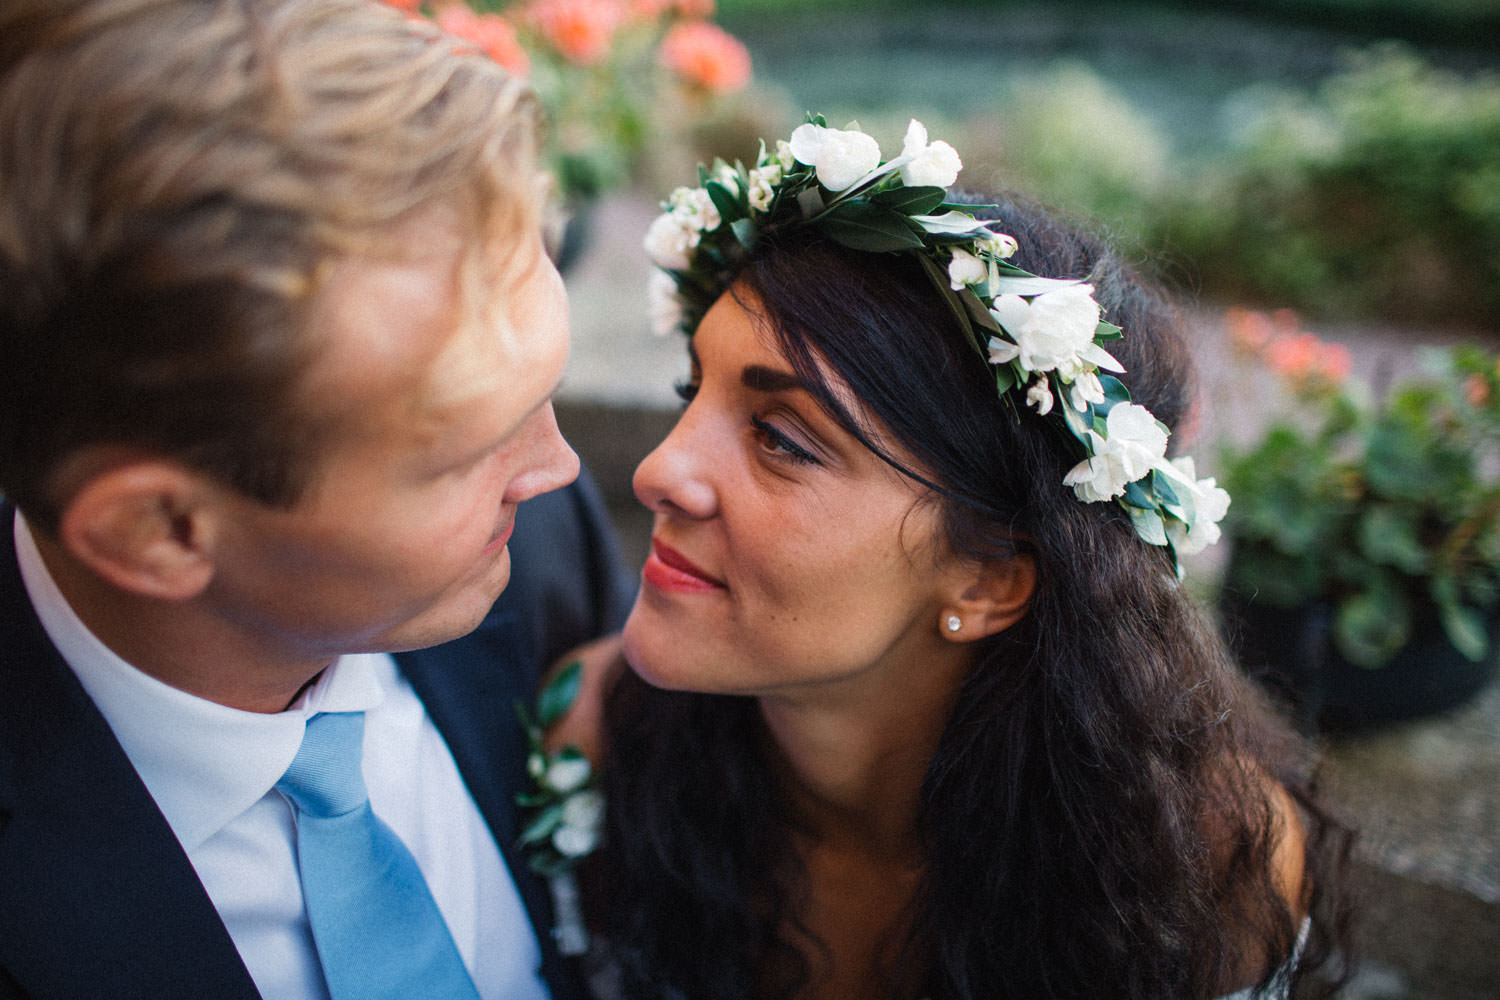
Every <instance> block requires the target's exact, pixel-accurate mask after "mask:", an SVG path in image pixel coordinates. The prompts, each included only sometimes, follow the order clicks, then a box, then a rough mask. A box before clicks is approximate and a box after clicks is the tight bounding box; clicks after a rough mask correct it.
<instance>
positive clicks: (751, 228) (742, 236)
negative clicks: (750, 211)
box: [729, 219, 756, 250]
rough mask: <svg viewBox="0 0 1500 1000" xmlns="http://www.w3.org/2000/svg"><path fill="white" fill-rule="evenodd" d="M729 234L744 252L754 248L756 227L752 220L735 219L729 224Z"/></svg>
mask: <svg viewBox="0 0 1500 1000" xmlns="http://www.w3.org/2000/svg"><path fill="white" fill-rule="evenodd" d="M729 230H730V232H732V233H734V238H735V239H736V240H738V241H739V243H740V246H742V247H744V248H745V249H746V250H749V249H751V248H752V247H754V246H755V233H756V226H755V220H754V219H735V220H734V221H733V222H731V223H730V224H729Z"/></svg>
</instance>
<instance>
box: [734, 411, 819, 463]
mask: <svg viewBox="0 0 1500 1000" xmlns="http://www.w3.org/2000/svg"><path fill="white" fill-rule="evenodd" d="M750 426H751V427H753V428H755V435H756V437H757V438H758V439H759V440H760V444H761V447H762V448H764V449H765V450H766V451H767V452H770V453H771V454H772V455H775V456H777V457H778V458H783V459H785V460H786V461H788V462H791V463H792V464H794V465H816V464H817V462H818V459H817V458H816V457H815V456H814V455H813V453H812V452H810V451H808V450H807V449H806V448H804V447H802V446H801V445H799V444H798V443H797V442H795V441H793V440H792V439H791V438H790V437H788V436H787V435H786V434H784V433H782V432H781V431H780V430H779V429H778V428H777V427H776V426H775V425H774V424H769V423H767V422H766V421H764V420H762V419H761V418H760V414H758V413H752V414H750Z"/></svg>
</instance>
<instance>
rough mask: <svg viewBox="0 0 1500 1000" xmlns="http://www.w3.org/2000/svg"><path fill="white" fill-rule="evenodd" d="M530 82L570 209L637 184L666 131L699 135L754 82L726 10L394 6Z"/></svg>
mask: <svg viewBox="0 0 1500 1000" xmlns="http://www.w3.org/2000/svg"><path fill="white" fill-rule="evenodd" d="M387 2H388V3H391V4H393V5H394V6H397V7H400V8H402V9H405V10H408V11H410V12H412V13H413V14H414V15H428V16H431V17H432V18H433V19H434V20H435V21H436V22H437V23H438V25H439V26H440V27H441V28H443V29H444V30H445V31H447V32H448V33H449V34H452V35H455V36H457V37H459V38H462V39H464V40H466V41H468V42H469V43H471V44H473V45H475V46H477V47H479V48H480V49H482V50H484V51H485V52H488V53H489V54H490V55H491V56H492V57H493V58H494V59H495V60H496V61H497V62H499V63H500V64H501V65H503V66H505V67H506V68H507V69H509V70H510V71H511V72H513V73H515V74H516V75H517V76H521V77H525V78H526V79H528V80H529V81H530V83H531V85H532V87H533V88H534V89H535V90H536V92H537V96H538V97H539V98H540V100H541V103H542V106H543V108H544V109H545V110H546V113H547V117H548V128H547V139H548V143H549V148H548V153H549V157H550V159H551V162H552V166H553V170H554V173H555V174H556V176H557V179H558V186H559V188H560V189H561V193H562V195H563V201H564V203H565V204H566V205H567V206H568V207H569V208H570V209H571V210H576V209H577V208H578V207H579V206H580V205H582V204H586V203H587V202H588V201H590V200H591V199H594V198H597V197H598V196H599V195H601V194H604V193H606V192H608V191H609V190H611V189H613V188H616V187H619V186H621V185H622V184H625V183H627V182H628V181H629V180H631V179H632V176H633V173H634V171H635V168H636V166H637V161H638V159H639V157H640V156H641V154H642V153H643V152H644V151H645V150H647V149H648V148H650V147H651V145H652V144H653V142H654V141H655V140H659V139H660V138H661V137H662V136H661V135H660V130H661V129H663V128H668V127H670V128H674V129H679V130H683V129H688V128H691V127H692V125H693V124H694V123H695V121H697V120H698V119H700V118H702V117H704V116H705V115H708V114H711V113H712V112H713V111H714V109H715V107H716V101H717V100H718V99H720V98H722V97H723V96H724V95H727V94H733V93H736V92H738V91H740V90H743V89H744V88H745V87H746V86H748V84H749V82H750V75H751V70H750V54H749V52H748V50H747V49H746V48H745V46H744V45H743V44H742V43H741V42H740V41H739V40H738V39H736V38H734V37H733V36H731V35H730V34H729V33H727V32H726V31H724V30H723V29H722V28H720V27H719V26H718V25H716V24H714V23H713V22H712V20H711V19H712V16H713V13H714V0H387Z"/></svg>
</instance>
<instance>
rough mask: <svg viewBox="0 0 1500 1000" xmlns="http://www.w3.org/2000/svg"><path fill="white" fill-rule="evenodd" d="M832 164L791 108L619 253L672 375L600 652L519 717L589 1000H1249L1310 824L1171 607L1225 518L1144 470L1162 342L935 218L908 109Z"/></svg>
mask: <svg viewBox="0 0 1500 1000" xmlns="http://www.w3.org/2000/svg"><path fill="white" fill-rule="evenodd" d="M871 147H874V142H873V140H870V139H868V137H866V136H863V135H862V134H860V133H858V132H850V131H841V130H836V129H829V128H827V127H826V126H824V125H823V123H822V122H821V121H820V120H813V121H811V122H809V123H808V124H806V125H804V126H802V127H801V128H799V129H798V130H797V132H795V133H793V138H792V141H791V143H782V144H779V145H778V147H777V148H776V149H775V150H774V151H763V153H762V155H761V157H760V159H759V160H758V161H757V163H756V164H755V166H754V167H752V168H749V169H746V168H744V167H734V168H731V167H728V166H726V165H724V164H722V163H720V164H717V165H716V166H715V168H714V169H713V170H711V171H709V172H708V173H707V174H706V175H705V183H704V186H703V187H701V188H698V189H681V190H679V191H678V192H677V193H676V194H674V196H673V198H672V199H671V201H670V202H669V203H668V212H667V213H666V214H665V215H664V216H663V217H662V219H661V220H658V223H657V224H656V225H655V226H653V228H652V231H651V233H650V235H649V236H648V249H649V250H650V251H651V252H652V255H653V257H654V258H655V260H656V261H657V263H658V264H660V265H662V266H663V268H664V269H665V271H666V272H667V274H668V275H669V277H670V280H671V284H670V286H668V289H667V290H668V292H669V297H668V298H667V299H666V301H665V303H664V304H665V305H666V306H667V307H668V308H667V310H666V315H667V316H668V322H669V323H670V324H671V325H674V326H680V328H681V329H683V330H684V331H685V332H686V333H688V334H689V337H690V340H689V352H690V356H691V377H690V378H689V380H688V381H687V383H686V384H685V385H684V386H683V388H682V395H683V399H684V402H685V407H684V410H683V413H682V416H681V418H680V419H679V421H678V423H677V426H676V428H675V429H674V430H673V431H672V433H671V434H670V435H669V436H668V437H667V439H666V440H665V441H664V442H663V443H662V444H661V445H660V447H658V448H657V449H656V450H655V451H653V452H652V453H651V454H650V455H649V456H648V457H647V458H646V459H645V460H644V461H643V462H642V463H641V466H640V468H639V469H638V470H637V472H636V476H635V490H636V493H637V495H638V496H639V498H640V499H641V501H642V502H643V503H645V504H646V505H647V506H649V507H650V508H651V509H652V510H653V511H654V512H655V514H656V518H655V529H654V533H653V537H652V548H651V555H650V557H649V558H648V561H647V563H646V566H645V569H644V572H643V582H642V588H641V592H640V595H639V597H638V599H637V602H636V605H635V608H634V610H633V612H632V614H631V616H630V619H629V622H628V623H627V625H626V627H625V631H624V635H623V653H624V659H625V661H628V669H626V668H624V667H623V665H621V664H620V663H619V662H618V661H617V660H615V659H614V658H613V654H614V651H615V648H616V647H611V646H606V647H603V648H598V649H595V650H592V651H590V653H589V654H588V655H586V656H585V657H584V662H585V665H586V666H585V674H586V676H585V679H584V681H583V686H582V693H581V696H580V700H579V702H578V705H577V707H576V709H575V711H574V712H573V713H572V714H571V715H570V716H569V717H568V718H567V719H566V720H565V721H564V722H563V724H562V725H561V726H560V727H559V728H558V730H557V731H556V732H555V733H554V734H553V738H554V739H555V740H558V741H559V742H567V741H571V742H575V743H578V744H580V745H582V746H583V747H584V748H585V749H586V750H587V751H588V752H589V753H590V754H591V755H593V756H595V757H596V758H599V759H603V760H604V761H605V763H604V766H603V769H602V770H603V791H604V793H605V797H606V799H607V802H608V807H607V817H608V818H607V824H606V830H605V839H604V844H605V848H604V849H603V850H602V851H601V852H599V854H598V856H597V857H594V858H592V859H590V860H589V861H588V862H587V866H586V867H585V869H584V875H585V877H584V885H585V887H586V890H587V897H586V904H587V905H586V909H587V911H588V913H589V914H590V920H591V923H593V924H595V926H596V927H597V928H598V930H599V932H600V937H601V940H602V941H603V942H605V943H606V946H607V949H608V952H609V959H610V962H611V965H612V966H613V971H614V973H615V975H616V976H617V979H618V986H619V989H620V991H621V992H622V994H623V995H624V996H626V997H631V998H637V997H639V998H653V1000H654V998H666V997H673V998H676V997H682V998H687V1000H711V998H741V997H743V998H751V997H754V998H762V997H766V998H769V997H785V998H797V1000H813V998H819V1000H821V998H849V1000H853V998H892V1000H918V998H924V997H927V998H933V1000H950V998H981V997H983V998H1001V997H1013V998H1019V1000H1040V998H1050V997H1089V998H1102V997H1109V998H1141V1000H1148V998H1149V1000H1170V998H1184V1000H1208V998H1211V997H1216V996H1220V995H1225V994H1229V993H1232V992H1234V991H1237V990H1241V989H1244V988H1246V987H1254V988H1256V989H1259V990H1261V991H1264V993H1263V995H1268V996H1283V995H1285V993H1286V991H1287V990H1288V988H1289V984H1290V983H1291V982H1292V981H1293V980H1301V981H1311V980H1312V978H1313V977H1311V976H1310V975H1309V974H1310V973H1312V972H1314V971H1316V970H1317V969H1319V967H1320V966H1321V965H1323V964H1324V963H1325V959H1327V958H1328V955H1329V953H1330V951H1331V945H1333V944H1334V943H1336V940H1337V936H1338V927H1339V924H1340V915H1339V910H1340V904H1339V901H1338V898H1337V893H1336V888H1337V885H1336V881H1335V878H1334V875H1335V871H1334V869H1335V868H1336V866H1337V860H1338V855H1339V853H1340V851H1341V850H1342V846H1343V835H1342V834H1341V832H1340V831H1339V830H1338V829H1337V828H1336V827H1335V826H1334V825H1333V824H1331V823H1330V822H1329V821H1328V820H1327V818H1326V817H1325V816H1324V814H1323V813H1322V812H1321V811H1320V810H1319V808H1318V807H1317V805H1316V803H1315V801H1314V799H1313V798H1312V796H1311V793H1310V791H1309V778H1308V761H1307V759H1306V757H1305V755H1304V751H1303V748H1302V747H1301V746H1300V745H1299V744H1298V742H1297V741H1296V740H1295V739H1294V738H1293V737H1292V736H1291V735H1289V733H1288V732H1287V731H1286V730H1285V729H1284V728H1283V727H1282V726H1281V725H1280V724H1279V723H1278V722H1276V721H1275V720H1274V719H1273V717H1272V716H1271V715H1270V714H1269V713H1268V712H1267V711H1265V710H1264V709H1263V707H1262V706H1261V704H1260V703H1259V702H1258V701H1257V700H1256V698H1255V697H1254V696H1253V694H1252V692H1251V691H1249V690H1248V689H1247V688H1246V687H1245V685H1244V684H1243V683H1242V681H1241V679H1240V676H1239V675H1238V674H1237V672H1236V670H1235V668H1234V666H1233V664H1232V663H1231V662H1230V660H1229V659H1228V657H1227V656H1226V654H1225V651H1224V649H1223V647H1222V645H1221V643H1220V641H1219V639H1218V638H1217V636H1216V633H1215V632H1214V630H1213V629H1212V627H1211V626H1210V625H1209V624H1208V623H1207V622H1206V621H1205V620H1204V618H1203V616H1202V615H1201V614H1200V612H1199V610H1198V608H1197V607H1196V606H1195V605H1194V602H1193V601H1192V600H1191V599H1190V597H1189V596H1188V594H1187V593H1186V592H1185V591H1184V590H1183V588H1182V586H1181V584H1180V582H1179V580H1180V573H1179V566H1178V557H1179V555H1181V554H1183V553H1186V552H1190V551H1193V550H1196V549H1197V548H1201V547H1202V546H1203V545H1204V544H1207V543H1208V542H1211V541H1212V540H1213V539H1214V538H1215V537H1216V536H1217V527H1216V525H1215V522H1216V521H1217V519H1218V518H1219V517H1220V516H1222V514H1223V512H1224V506H1225V504H1226V503H1227V498H1226V497H1225V496H1224V495H1223V491H1221V490H1218V489H1217V487H1216V486H1215V485H1214V483H1213V481H1212V480H1199V479H1197V478H1196V477H1195V475H1194V471H1193V468H1192V465H1191V461H1190V460H1183V459H1182V458H1177V459H1170V458H1168V457H1167V453H1166V448H1167V439H1168V432H1169V430H1170V428H1172V427H1174V426H1176V425H1177V424H1179V423H1180V421H1181V418H1182V417H1183V414H1184V410H1185V408H1186V406H1187V402H1188V386H1187V375H1188V367H1187V364H1186V362H1185V359H1184V357H1183V353H1182V345H1181V343H1180V341H1179V340H1178V338H1177V317H1176V315H1175V314H1174V312H1173V310H1172V309H1171V307H1170V306H1169V304H1168V303H1167V302H1166V301H1165V300H1164V299H1162V298H1161V297H1160V296H1158V295H1157V294H1155V293H1154V292H1153V291H1151V290H1150V289H1149V288H1148V287H1147V286H1146V285H1144V284H1143V283H1141V282H1140V281H1139V280H1137V279H1136V277H1135V276H1134V275H1133V274H1132V273H1131V272H1130V271H1129V270H1128V269H1127V268H1126V267H1124V266H1123V265H1122V264H1121V263H1120V262H1119V261H1118V260H1117V259H1116V258H1114V257H1113V256H1111V255H1110V253H1109V252H1107V251H1106V250H1105V248H1104V247H1103V246H1101V245H1100V244H1099V243H1098V242H1097V241H1096V240H1094V239H1092V238H1090V237H1087V236H1084V235H1081V234H1080V233H1078V232H1075V231H1073V230H1071V229H1069V228H1066V227H1064V226H1061V225H1058V224H1057V223H1055V222H1054V221H1053V220H1052V219H1050V218H1049V217H1048V216H1047V215H1046V214H1044V213H1041V212H1039V211H1037V210H1035V209H1034V208H1031V207H1028V206H1026V205H1022V204H1018V203H1016V202H1014V201H1005V202H1003V203H1002V204H1000V205H998V206H994V207H990V208H986V209H977V208H975V207H974V206H973V205H971V204H965V203H963V202H962V200H959V201H958V202H957V203H955V202H954V201H950V200H949V196H948V195H947V194H946V193H945V191H944V189H945V188H947V187H949V186H950V185H952V184H953V181H954V175H956V172H957V168H958V157H957V154H956V153H955V152H954V151H953V150H952V148H951V147H948V146H947V145H946V144H944V143H932V142H928V140H927V137H926V134H925V130H923V129H922V128H921V126H920V125H919V124H917V123H915V122H913V123H912V129H911V130H910V131H909V132H908V133H907V136H906V141H905V145H904V147H903V150H902V153H901V154H900V155H899V156H897V157H894V158H892V159H891V160H890V161H887V162H884V163H882V162H881V161H880V157H879V153H878V149H877V150H876V151H875V152H874V153H873V156H872V154H871ZM1037 275H1040V276H1044V277H1042V278H1038V277H1035V276H1037ZM1096 303H1097V304H1096ZM1101 307H1102V313H1101ZM1120 328H1123V331H1124V335H1123V337H1121V336H1119V332H1120Z"/></svg>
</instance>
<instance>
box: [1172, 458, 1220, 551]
mask: <svg viewBox="0 0 1500 1000" xmlns="http://www.w3.org/2000/svg"><path fill="white" fill-rule="evenodd" d="M1161 471H1163V472H1165V473H1167V475H1168V477H1169V478H1170V479H1171V482H1172V489H1173V490H1175V491H1176V492H1177V493H1178V495H1179V496H1180V495H1181V494H1183V493H1186V494H1187V495H1188V497H1189V498H1190V500H1191V509H1192V512H1193V519H1192V522H1191V523H1189V524H1184V523H1183V522H1181V521H1179V520H1177V519H1176V518H1169V519H1167V537H1168V538H1170V539H1171V540H1172V547H1173V548H1174V549H1176V550H1177V554H1178V555H1184V556H1190V555H1193V554H1194V553H1197V552H1202V551H1203V550H1204V549H1206V548H1208V547H1209V546H1210V545H1212V544H1214V543H1215V542H1217V541H1218V540H1219V535H1220V530H1219V522H1220V521H1221V520H1223V519H1224V515H1225V514H1227V513H1228V512H1229V493H1228V492H1227V491H1226V490H1224V489H1223V488H1221V487H1220V486H1219V484H1218V483H1217V482H1215V481H1214V477H1213V476H1208V477H1206V478H1204V479H1199V478H1198V473H1197V470H1196V468H1195V467H1194V465H1193V457H1192V456H1191V455H1183V456H1180V457H1178V458H1174V459H1172V460H1171V461H1170V462H1168V463H1167V464H1166V467H1165V468H1162V469H1161Z"/></svg>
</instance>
